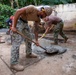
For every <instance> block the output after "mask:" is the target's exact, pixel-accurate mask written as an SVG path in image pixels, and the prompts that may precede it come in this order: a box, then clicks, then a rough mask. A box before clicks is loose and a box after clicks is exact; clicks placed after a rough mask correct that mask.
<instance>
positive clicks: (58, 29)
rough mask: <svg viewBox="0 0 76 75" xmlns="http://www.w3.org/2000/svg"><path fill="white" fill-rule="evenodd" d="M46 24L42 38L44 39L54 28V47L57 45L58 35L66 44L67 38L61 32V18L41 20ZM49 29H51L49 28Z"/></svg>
mask: <svg viewBox="0 0 76 75" xmlns="http://www.w3.org/2000/svg"><path fill="white" fill-rule="evenodd" d="M43 20H44V21H45V22H46V24H45V29H46V31H45V33H44V34H43V35H42V37H44V36H45V35H46V33H47V32H48V31H49V30H50V29H52V28H53V26H55V27H54V43H53V44H55V45H57V44H58V35H59V34H60V35H61V36H62V37H63V38H64V42H65V43H66V42H67V40H68V38H67V36H65V34H64V32H63V25H64V23H63V21H62V19H61V18H59V17H57V16H53V15H50V16H47V17H46V18H44V19H43ZM50 27H51V28H50Z"/></svg>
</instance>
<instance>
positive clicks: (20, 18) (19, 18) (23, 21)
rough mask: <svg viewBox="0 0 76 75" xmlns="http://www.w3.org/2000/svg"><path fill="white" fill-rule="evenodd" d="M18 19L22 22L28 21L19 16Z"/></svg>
mask: <svg viewBox="0 0 76 75" xmlns="http://www.w3.org/2000/svg"><path fill="white" fill-rule="evenodd" d="M19 20H21V21H22V22H24V23H28V21H27V20H23V19H22V18H21V17H20V18H19Z"/></svg>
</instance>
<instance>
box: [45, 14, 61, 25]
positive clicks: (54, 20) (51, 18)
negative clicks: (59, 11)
mask: <svg viewBox="0 0 76 75" xmlns="http://www.w3.org/2000/svg"><path fill="white" fill-rule="evenodd" d="M46 18H48V19H49V20H48V21H47V23H48V24H57V23H59V22H60V21H61V20H62V19H61V18H59V17H57V16H53V15H50V16H47V17H46Z"/></svg>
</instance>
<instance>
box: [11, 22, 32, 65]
mask: <svg viewBox="0 0 76 75" xmlns="http://www.w3.org/2000/svg"><path fill="white" fill-rule="evenodd" d="M17 30H19V31H20V32H22V33H23V34H24V35H25V36H27V37H28V38H30V39H31V40H32V36H31V33H30V28H29V26H28V23H24V22H23V21H21V20H18V23H17ZM11 36H12V48H11V64H17V63H18V60H19V48H20V45H21V43H22V41H23V40H24V42H25V45H26V49H25V50H26V55H28V54H31V53H32V49H31V42H30V41H28V40H27V39H24V38H23V37H22V36H21V35H19V34H17V33H13V32H12V33H11Z"/></svg>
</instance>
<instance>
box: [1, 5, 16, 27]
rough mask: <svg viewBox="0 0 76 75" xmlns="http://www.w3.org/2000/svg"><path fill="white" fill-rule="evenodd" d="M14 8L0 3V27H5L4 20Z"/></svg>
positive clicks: (11, 13)
mask: <svg viewBox="0 0 76 75" xmlns="http://www.w3.org/2000/svg"><path fill="white" fill-rule="evenodd" d="M14 11H15V10H14V9H12V8H11V7H9V6H7V5H2V4H0V28H2V27H7V26H6V24H5V22H6V20H7V18H9V17H10V16H11V15H13V13H14Z"/></svg>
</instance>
